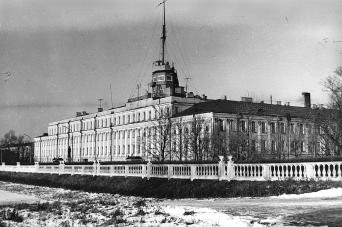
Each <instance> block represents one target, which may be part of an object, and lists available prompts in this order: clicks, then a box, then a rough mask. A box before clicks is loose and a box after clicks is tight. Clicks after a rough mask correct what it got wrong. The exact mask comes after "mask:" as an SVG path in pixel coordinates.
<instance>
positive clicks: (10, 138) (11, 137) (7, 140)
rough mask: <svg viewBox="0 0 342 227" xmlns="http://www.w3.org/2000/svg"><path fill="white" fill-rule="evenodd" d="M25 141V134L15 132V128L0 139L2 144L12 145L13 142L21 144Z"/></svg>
mask: <svg viewBox="0 0 342 227" xmlns="http://www.w3.org/2000/svg"><path fill="white" fill-rule="evenodd" d="M23 142H24V136H22V135H19V136H17V135H16V134H15V131H14V130H10V131H8V132H7V133H6V134H5V135H4V137H3V138H2V139H1V140H0V144H1V145H2V146H7V145H12V144H21V143H23Z"/></svg>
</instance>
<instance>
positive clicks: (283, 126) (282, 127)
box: [279, 122, 285, 134]
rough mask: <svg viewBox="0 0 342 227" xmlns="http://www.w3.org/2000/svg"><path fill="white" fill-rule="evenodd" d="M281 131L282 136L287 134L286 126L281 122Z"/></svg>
mask: <svg viewBox="0 0 342 227" xmlns="http://www.w3.org/2000/svg"><path fill="white" fill-rule="evenodd" d="M279 127H280V128H279V130H280V133H282V134H285V124H284V123H283V122H281V123H280V124H279Z"/></svg>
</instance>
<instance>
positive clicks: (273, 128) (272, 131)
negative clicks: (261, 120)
mask: <svg viewBox="0 0 342 227" xmlns="http://www.w3.org/2000/svg"><path fill="white" fill-rule="evenodd" d="M270 127H271V133H275V132H276V127H275V123H274V122H271V123H270Z"/></svg>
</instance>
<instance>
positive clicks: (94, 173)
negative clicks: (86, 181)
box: [93, 161, 97, 176]
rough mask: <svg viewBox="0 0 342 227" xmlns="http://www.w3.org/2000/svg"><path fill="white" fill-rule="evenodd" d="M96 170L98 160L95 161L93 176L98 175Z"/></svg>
mask: <svg viewBox="0 0 342 227" xmlns="http://www.w3.org/2000/svg"><path fill="white" fill-rule="evenodd" d="M96 172H97V164H96V161H94V163H93V176H95V175H96Z"/></svg>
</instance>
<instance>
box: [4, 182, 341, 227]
mask: <svg viewBox="0 0 342 227" xmlns="http://www.w3.org/2000/svg"><path fill="white" fill-rule="evenodd" d="M0 190H2V191H0V201H1V200H2V201H4V202H6V203H8V202H10V201H15V200H17V202H18V199H19V202H20V204H14V203H10V204H9V205H6V204H5V203H3V204H2V205H0V226H2V225H1V224H7V225H9V226H65V227H66V226H187V225H191V226H203V227H207V226H232V227H234V226H237V227H240V226H241V227H259V226H330V225H332V226H342V188H333V189H327V190H322V191H319V192H313V193H306V194H301V195H281V196H271V197H266V198H232V199H227V198H215V199H202V200H196V199H181V200H160V199H154V198H141V197H134V196H121V195H112V194H106V193H87V192H82V191H73V190H65V189H60V188H48V187H38V186H32V185H23V184H14V183H7V182H0ZM10 192H11V193H10ZM13 193H15V194H13ZM18 194H19V195H18ZM21 199H24V200H23V201H20V200H21ZM0 203H1V202H0ZM18 217H19V218H18ZM1 219H10V220H1Z"/></svg>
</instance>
